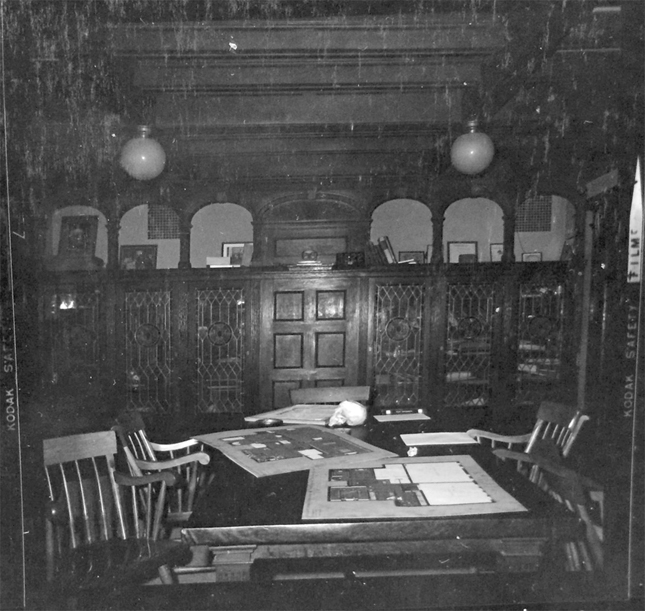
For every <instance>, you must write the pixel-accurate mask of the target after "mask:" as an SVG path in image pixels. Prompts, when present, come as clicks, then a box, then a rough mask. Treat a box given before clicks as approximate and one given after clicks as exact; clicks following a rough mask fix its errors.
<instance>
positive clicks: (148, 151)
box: [120, 129, 166, 180]
mask: <svg viewBox="0 0 645 611" xmlns="http://www.w3.org/2000/svg"><path fill="white" fill-rule="evenodd" d="M120 163H121V167H122V168H123V169H124V170H125V171H126V172H127V173H128V174H129V175H130V176H132V178H136V179H137V180H151V179H153V178H156V177H157V176H159V174H161V172H163V169H164V167H165V165H166V153H165V152H164V150H163V148H162V146H161V144H159V143H158V142H157V141H156V140H155V139H154V138H150V137H149V136H148V130H146V129H141V130H140V135H139V136H138V137H137V138H132V140H128V142H126V143H125V146H124V147H123V149H122V150H121V159H120Z"/></svg>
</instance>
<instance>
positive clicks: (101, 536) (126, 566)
mask: <svg viewBox="0 0 645 611" xmlns="http://www.w3.org/2000/svg"><path fill="white" fill-rule="evenodd" d="M116 452H117V443H116V436H115V434H114V432H113V431H102V432H98V433H86V434H81V435H72V436H69V437H61V438H57V439H46V440H44V441H43V454H44V465H45V473H46V477H47V484H48V488H49V502H48V506H47V521H46V564H47V581H48V588H47V592H48V596H51V597H52V607H50V608H54V607H53V604H54V603H53V601H54V600H59V601H60V602H61V603H62V604H63V605H64V607H63V608H70V606H75V601H78V597H79V596H81V595H83V594H87V595H88V596H90V597H91V599H92V600H98V599H99V597H101V598H105V600H106V601H107V600H108V599H110V597H114V596H116V595H118V594H119V593H120V592H121V591H122V590H123V589H124V588H126V587H128V586H131V585H136V584H141V583H143V582H146V581H148V580H150V579H153V578H155V577H156V576H157V575H159V577H160V578H161V580H162V582H163V583H166V584H167V583H173V582H174V581H175V578H174V576H173V573H172V569H173V567H174V566H178V565H181V564H185V563H187V562H189V561H190V560H191V552H190V548H189V546H188V545H186V544H184V543H180V542H176V541H153V540H152V539H151V537H150V533H151V529H152V523H153V519H152V515H151V513H152V509H153V507H154V506H155V504H163V502H164V499H163V495H162V494H161V493H160V488H161V487H162V485H163V486H164V487H165V486H170V485H172V484H173V483H174V480H175V477H174V475H173V474H171V473H155V474H150V475H145V476H142V477H132V476H130V475H126V474H123V473H120V472H117V471H116V468H115V454H116ZM139 492H142V493H143V497H144V498H145V499H146V501H147V502H146V504H145V507H144V508H142V503H141V498H142V497H141V495H140V494H139Z"/></svg>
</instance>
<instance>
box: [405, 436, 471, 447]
mask: <svg viewBox="0 0 645 611" xmlns="http://www.w3.org/2000/svg"><path fill="white" fill-rule="evenodd" d="M401 439H402V441H403V443H405V445H406V446H408V447H414V446H436V445H457V444H462V443H477V440H475V439H473V438H472V437H471V436H470V435H468V433H402V434H401Z"/></svg>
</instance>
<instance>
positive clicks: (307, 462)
mask: <svg viewBox="0 0 645 611" xmlns="http://www.w3.org/2000/svg"><path fill="white" fill-rule="evenodd" d="M195 439H196V440H197V441H200V442H202V443H205V444H206V445H209V446H211V447H213V448H216V449H218V450H219V451H220V452H222V453H223V454H225V455H226V456H228V457H229V458H230V459H231V460H233V461H234V462H236V463H237V464H238V465H240V466H241V467H243V468H244V469H246V470H247V471H248V472H249V473H252V474H253V475H255V476H256V477H263V476H266V475H277V474H279V473H290V472H293V471H306V470H307V469H309V468H310V467H311V466H312V465H313V464H316V463H317V462H324V463H325V464H328V465H332V466H338V467H342V466H343V465H344V464H346V463H347V461H351V464H352V465H354V464H360V463H362V462H368V461H373V460H375V459H379V458H387V457H390V456H396V454H394V453H392V452H388V451H386V450H382V449H380V448H377V447H376V446H373V445H371V444H369V443H365V442H364V441H361V440H360V439H356V438H355V437H352V436H351V433H350V432H345V431H340V430H335V429H329V428H324V427H321V426H314V425H290V426H278V427H271V428H262V429H244V430H238V431H225V432H220V433H211V434H209V435H199V436H197V437H195Z"/></svg>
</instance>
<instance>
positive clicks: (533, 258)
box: [522, 252, 542, 263]
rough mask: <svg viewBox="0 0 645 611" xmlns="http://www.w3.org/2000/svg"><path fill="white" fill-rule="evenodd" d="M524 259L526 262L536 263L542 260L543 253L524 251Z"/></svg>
mask: <svg viewBox="0 0 645 611" xmlns="http://www.w3.org/2000/svg"><path fill="white" fill-rule="evenodd" d="M522 261H524V262H525V263H536V262H538V261H542V253H541V252H523V253H522Z"/></svg>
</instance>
